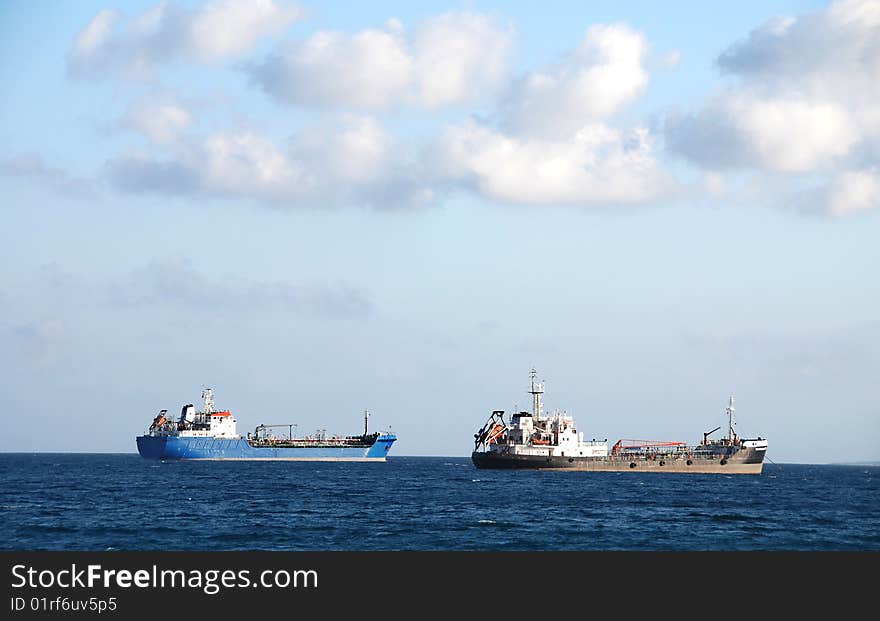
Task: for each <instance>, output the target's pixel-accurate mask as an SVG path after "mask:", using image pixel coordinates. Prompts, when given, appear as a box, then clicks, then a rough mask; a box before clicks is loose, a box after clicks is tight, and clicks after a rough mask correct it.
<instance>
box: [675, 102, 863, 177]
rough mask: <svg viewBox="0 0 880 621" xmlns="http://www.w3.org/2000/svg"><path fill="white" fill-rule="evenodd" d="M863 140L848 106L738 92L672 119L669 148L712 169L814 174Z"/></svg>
mask: <svg viewBox="0 0 880 621" xmlns="http://www.w3.org/2000/svg"><path fill="white" fill-rule="evenodd" d="M858 139H859V132H858V127H857V124H856V123H855V122H854V120H853V119H852V118H851V115H850V113H849V111H848V110H847V108H846V107H844V106H842V105H841V104H840V103H838V102H836V101H820V100H816V99H809V98H803V97H794V96H780V97H766V96H765V97H761V96H757V95H755V94H754V93H745V92H740V91H733V92H730V93H726V94H725V95H724V96H722V97H718V98H716V99H714V100H713V101H711V102H710V103H708V104H707V105H706V106H705V107H704V108H703V109H702V110H700V111H699V112H697V113H695V114H690V115H683V116H671V117H670V118H669V119H668V120H667V142H668V145H669V146H670V148H672V149H673V150H675V151H678V152H679V153H682V154H684V155H685V156H687V157H689V158H691V159H693V160H696V161H698V162H700V163H702V164H704V165H707V166H709V167H710V168H726V167H735V166H757V167H760V168H763V169H765V170H771V171H780V172H809V171H812V170H815V169H817V168H820V167H825V166H829V165H831V164H833V163H834V162H835V160H836V159H838V158H841V157H842V156H845V155H846V154H848V153H849V152H850V150H851V148H852V147H853V145H854V144H855V143H856V142H857V140H858Z"/></svg>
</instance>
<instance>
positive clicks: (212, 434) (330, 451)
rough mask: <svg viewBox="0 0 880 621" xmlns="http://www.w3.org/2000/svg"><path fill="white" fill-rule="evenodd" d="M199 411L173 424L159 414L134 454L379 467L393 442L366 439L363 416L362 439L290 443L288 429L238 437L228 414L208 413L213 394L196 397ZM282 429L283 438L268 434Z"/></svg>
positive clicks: (313, 438)
mask: <svg viewBox="0 0 880 621" xmlns="http://www.w3.org/2000/svg"><path fill="white" fill-rule="evenodd" d="M202 399H204V402H205V405H204V409H203V410H202V411H201V412H197V411H196V409H195V406H194V405H193V404H191V403H190V404H187V405H184V406H183V408H182V410H181V412H180V417H179V418H178V420H176V421H175V420H173V418H171V417H169V416H168V410H162V411H161V412H159V415H158V416H156V417H155V418H154V419H153V423H152V424H151V425H150V428H149V429H148V430H147V432H146V433H145V434H144V435H142V436H138V437H137V447H138V453H140V454H141V457H145V458H147V459H213V460H224V459H226V460H274V461H367V462H371V461H385V457H386V456H387V455H388V451H390V450H391V446H392V445H393V444H394V442H395V441H396V440H397V436H395V435H394V434H393V433H391V432H390V431H387V432H373V433H369V430H368V426H369V413H368V412H366V411H365V412H364V433H363V434H360V435H354V436H335V435H328V434H327V432H326V431H325V430H318V431H317V432H316V433H315V434H314V435H309V436H303V437H296V436H295V435H294V427H296V425H293V424H285V425H259V426H258V427H257V428H256V429H255V430H254V432H253V433H248V434H247V436H245V437H242V436H240V435H239V434H238V432H237V431H236V425H237V423H236V420H235V417H234V416H233V415H232V412H230V411H229V410H217V409H215V407H214V392H213V391H212V390H211V389H210V388H206V389H205V390H203V391H202ZM280 428H286V429H287V430H288V432H287V434H283V433H282V434H281V435H277V434H276V433H274V432H273V431H272V430H273V429H280Z"/></svg>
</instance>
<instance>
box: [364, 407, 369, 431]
mask: <svg viewBox="0 0 880 621" xmlns="http://www.w3.org/2000/svg"><path fill="white" fill-rule="evenodd" d="M369 421H370V412H369V411H368V410H366V409H365V410H364V435H367V426H368V424H369Z"/></svg>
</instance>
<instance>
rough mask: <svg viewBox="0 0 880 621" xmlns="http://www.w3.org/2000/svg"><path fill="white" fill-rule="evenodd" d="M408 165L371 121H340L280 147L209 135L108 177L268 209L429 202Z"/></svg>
mask: <svg viewBox="0 0 880 621" xmlns="http://www.w3.org/2000/svg"><path fill="white" fill-rule="evenodd" d="M407 158H408V155H407V154H406V153H405V151H404V150H403V149H402V148H401V147H400V146H399V145H397V144H396V143H395V141H394V140H393V138H392V137H391V135H390V134H388V133H387V132H386V131H385V130H384V128H382V127H381V126H380V125H379V124H378V123H377V122H376V120H375V119H373V118H371V117H363V116H356V115H344V116H342V117H338V118H334V119H333V120H332V121H328V122H327V123H326V124H324V125H319V126H315V127H311V128H309V129H308V130H307V131H304V132H302V133H301V134H300V135H297V136H294V137H292V138H291V139H290V140H289V141H288V143H286V144H283V145H279V144H278V143H277V142H276V141H274V140H272V139H270V138H267V137H265V136H262V135H260V134H257V133H255V132H253V131H251V130H241V131H227V132H216V133H213V134H210V135H208V136H207V137H205V138H204V139H202V140H200V141H195V140H187V141H184V142H181V143H178V144H176V145H175V146H174V155H173V157H171V158H169V159H157V158H154V157H150V156H144V155H138V154H135V155H129V156H127V157H120V158H116V159H114V160H112V161H110V162H109V163H108V169H107V174H108V176H109V179H110V181H111V182H112V183H113V185H115V186H116V187H118V188H120V189H123V190H126V191H131V192H158V193H163V194H169V195H177V194H189V193H204V194H209V195H214V196H221V197H227V198H246V199H254V200H258V201H263V202H267V203H270V204H275V205H314V206H327V205H332V204H335V203H337V202H339V201H345V202H349V203H365V204H370V205H376V206H387V207H394V206H399V205H411V204H414V203H415V204H423V203H424V202H430V200H432V198H433V196H432V193H431V191H430V189H429V188H425V187H423V185H422V184H421V182H420V181H419V180H418V178H419V175H418V174H417V171H415V170H414V163H413V162H412V161H410V160H409V159H407Z"/></svg>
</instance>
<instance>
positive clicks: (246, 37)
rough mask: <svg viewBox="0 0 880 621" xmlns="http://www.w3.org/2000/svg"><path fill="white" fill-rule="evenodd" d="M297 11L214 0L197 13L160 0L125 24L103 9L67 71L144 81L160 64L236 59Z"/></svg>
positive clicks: (271, 3)
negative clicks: (181, 60)
mask: <svg viewBox="0 0 880 621" xmlns="http://www.w3.org/2000/svg"><path fill="white" fill-rule="evenodd" d="M301 13H302V12H301V10H300V9H299V8H298V7H296V6H295V5H291V4H281V3H278V2H276V1H275V0H214V1H212V2H208V3H206V4H204V5H203V6H201V7H199V8H198V9H195V10H189V9H186V8H183V7H180V6H177V5H175V4H171V3H166V2H163V3H161V4H158V5H155V6H152V7H150V8H148V9H146V10H145V11H144V12H143V13H141V14H139V15H137V16H136V17H134V18H131V19H129V20H126V19H125V16H124V15H123V14H122V13H120V12H119V11H114V10H109V9H104V10H102V11H99V12H98V13H97V14H96V15H95V17H94V18H92V20H91V21H90V22H89V23H88V24H87V25H86V26H85V28H83V30H82V31H80V33H79V34H78V35H77V37H76V40H75V41H74V46H73V49H72V50H71V52H70V55H69V58H68V68H69V71H70V73H71V74H72V75H74V76H77V77H83V78H94V79H103V78H107V77H114V78H145V77H150V76H151V75H152V74H153V71H154V69H155V65H156V64H157V63H161V62H168V61H174V60H180V59H185V60H189V61H196V62H217V61H221V60H225V59H228V58H235V57H239V56H242V55H244V54H247V53H248V52H249V51H250V50H251V49H252V48H253V47H254V46H255V45H256V43H257V42H258V41H259V40H260V39H262V38H264V37H273V36H277V35H279V34H281V33H282V32H283V31H284V30H285V29H286V28H287V27H288V26H289V25H290V24H291V23H292V22H293V21H294V20H296V19H297V18H299V17H300V16H301Z"/></svg>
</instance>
